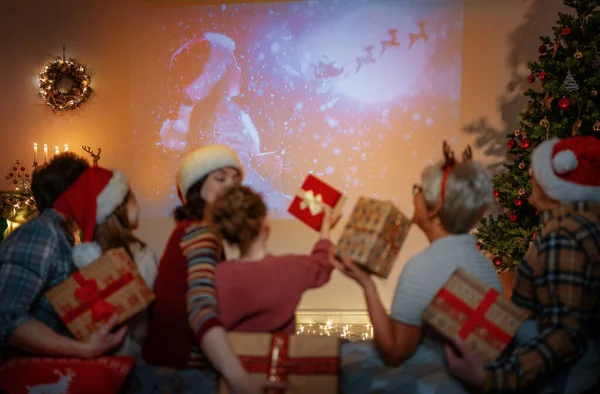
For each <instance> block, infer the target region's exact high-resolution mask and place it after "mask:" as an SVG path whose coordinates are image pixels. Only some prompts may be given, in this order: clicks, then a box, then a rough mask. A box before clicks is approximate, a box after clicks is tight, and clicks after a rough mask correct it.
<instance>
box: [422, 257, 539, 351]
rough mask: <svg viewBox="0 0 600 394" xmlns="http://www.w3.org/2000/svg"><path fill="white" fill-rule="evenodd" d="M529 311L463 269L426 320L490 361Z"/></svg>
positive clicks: (441, 293)
mask: <svg viewBox="0 0 600 394" xmlns="http://www.w3.org/2000/svg"><path fill="white" fill-rule="evenodd" d="M527 318H528V313H527V312H525V311H524V310H522V309H520V308H519V307H517V306H516V305H515V304H513V303H512V302H510V301H509V300H507V299H506V298H504V297H502V295H501V294H499V293H498V291H496V289H494V288H491V287H489V286H487V285H485V284H483V283H482V282H481V281H479V280H478V279H477V278H475V277H474V276H473V275H471V274H470V273H468V272H467V271H465V270H464V269H462V268H459V269H458V270H456V272H454V274H452V276H451V277H450V278H449V279H448V281H447V282H446V284H445V285H444V287H442V289H441V290H440V291H439V292H438V293H437V294H436V296H435V297H434V299H433V300H432V301H431V304H430V305H429V306H428V307H427V309H426V310H425V312H423V321H424V322H425V324H427V325H429V326H431V327H432V328H433V329H435V330H436V331H437V332H439V333H440V334H442V335H443V336H444V337H446V338H455V337H457V336H458V337H459V338H461V339H463V340H465V342H466V343H468V344H469V345H470V346H471V347H472V348H473V349H474V350H475V351H476V352H477V353H478V354H479V357H481V359H482V360H484V361H486V362H490V361H493V360H495V359H496V358H498V356H499V355H500V354H501V353H502V351H503V350H504V349H505V348H506V346H507V345H508V344H509V343H510V342H511V340H512V338H513V337H514V335H515V333H516V332H517V330H518V329H519V327H520V326H521V324H523V322H524V321H525V320H526V319H527Z"/></svg>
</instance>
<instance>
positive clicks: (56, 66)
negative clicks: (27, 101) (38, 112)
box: [39, 47, 92, 112]
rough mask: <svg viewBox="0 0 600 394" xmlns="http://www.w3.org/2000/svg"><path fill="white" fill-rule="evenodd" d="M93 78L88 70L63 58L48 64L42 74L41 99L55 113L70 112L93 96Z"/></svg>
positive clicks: (40, 78)
mask: <svg viewBox="0 0 600 394" xmlns="http://www.w3.org/2000/svg"><path fill="white" fill-rule="evenodd" d="M91 82H92V78H91V77H90V76H89V74H88V72H87V70H86V68H85V67H84V66H83V65H81V64H79V63H78V62H77V61H75V60H74V59H71V58H69V59H67V58H66V57H65V48H64V47H63V56H62V57H57V58H56V59H55V60H53V61H51V62H49V63H48V64H46V66H45V67H44V69H43V70H42V72H40V77H39V86H40V97H41V98H42V100H44V101H45V102H46V104H47V105H48V106H50V108H52V110H53V111H61V112H62V111H69V110H72V109H75V108H78V107H80V106H81V105H82V104H83V103H85V102H86V101H87V100H88V99H89V98H90V96H91V94H92V87H91V86H90V83H91Z"/></svg>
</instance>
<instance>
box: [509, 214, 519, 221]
mask: <svg viewBox="0 0 600 394" xmlns="http://www.w3.org/2000/svg"><path fill="white" fill-rule="evenodd" d="M508 218H509V219H510V221H511V222H516V221H517V219H518V218H519V215H517V214H516V213H514V212H513V213H511V214H510V216H509V217H508Z"/></svg>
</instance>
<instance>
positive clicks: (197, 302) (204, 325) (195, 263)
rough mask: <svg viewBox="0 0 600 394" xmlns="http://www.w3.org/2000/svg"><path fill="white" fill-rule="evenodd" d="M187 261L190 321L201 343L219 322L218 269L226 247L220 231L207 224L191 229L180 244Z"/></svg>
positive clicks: (186, 231) (186, 232)
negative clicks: (216, 282) (217, 266)
mask: <svg viewBox="0 0 600 394" xmlns="http://www.w3.org/2000/svg"><path fill="white" fill-rule="evenodd" d="M180 247H181V251H182V253H183V256H184V257H185V259H186V260H187V266H188V268H187V283H188V290H187V310H188V321H189V324H190V327H191V328H192V330H193V331H194V332H195V333H196V338H197V339H198V342H201V341H202V337H203V336H204V334H205V333H206V332H207V331H208V330H209V329H211V328H213V327H215V326H222V323H221V321H220V319H219V314H218V307H217V297H216V290H215V266H216V265H217V262H218V261H219V260H221V257H222V255H223V247H222V245H221V239H220V238H219V236H218V235H217V233H216V231H215V230H213V229H212V228H211V227H209V226H207V225H206V224H205V223H197V224H192V225H190V226H188V227H187V228H186V230H185V233H184V236H183V238H182V240H181V243H180Z"/></svg>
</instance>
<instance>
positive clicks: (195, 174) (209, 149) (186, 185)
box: [177, 145, 244, 203]
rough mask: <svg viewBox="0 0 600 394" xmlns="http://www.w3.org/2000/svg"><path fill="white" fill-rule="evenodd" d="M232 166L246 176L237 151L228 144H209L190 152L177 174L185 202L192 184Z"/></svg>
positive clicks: (178, 185)
mask: <svg viewBox="0 0 600 394" xmlns="http://www.w3.org/2000/svg"><path fill="white" fill-rule="evenodd" d="M225 167H232V168H235V169H237V170H238V171H239V172H240V175H241V176H242V178H243V177H244V169H243V168H242V163H241V162H240V158H239V157H238V155H237V153H236V152H235V151H234V150H233V149H231V148H230V147H228V146H224V145H207V146H203V147H202V148H198V149H196V150H195V151H193V152H191V153H189V154H188V155H187V156H186V157H185V158H184V159H183V162H182V163H181V166H180V167H179V172H178V174H177V187H178V188H179V192H180V194H181V198H182V199H183V202H184V203H185V196H186V194H187V192H188V191H189V190H190V188H191V187H192V186H194V184H195V183H196V182H198V181H199V180H201V179H202V178H204V177H205V176H207V175H208V174H210V173H211V172H213V171H216V170H218V169H220V168H225Z"/></svg>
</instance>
